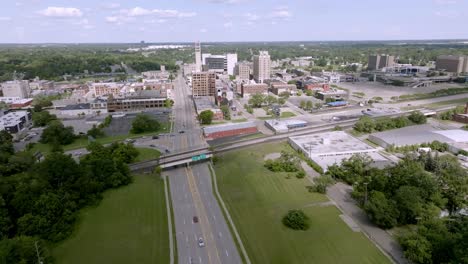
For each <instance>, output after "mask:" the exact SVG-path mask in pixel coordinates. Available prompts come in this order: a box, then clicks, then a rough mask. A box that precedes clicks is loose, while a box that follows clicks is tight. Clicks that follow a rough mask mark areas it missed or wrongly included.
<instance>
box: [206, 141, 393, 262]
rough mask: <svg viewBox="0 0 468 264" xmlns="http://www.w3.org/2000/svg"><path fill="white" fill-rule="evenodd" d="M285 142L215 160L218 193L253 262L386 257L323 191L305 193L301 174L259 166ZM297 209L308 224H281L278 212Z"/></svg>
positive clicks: (304, 182) (284, 212)
mask: <svg viewBox="0 0 468 264" xmlns="http://www.w3.org/2000/svg"><path fill="white" fill-rule="evenodd" d="M286 148H289V147H288V146H287V145H285V144H267V145H262V146H255V147H253V148H249V149H245V150H241V151H238V152H231V153H227V154H225V155H223V156H221V159H220V161H219V163H217V164H216V166H215V170H216V177H217V178H218V186H219V189H220V193H221V196H222V198H223V200H224V201H225V202H226V205H227V207H228V210H229V212H230V214H231V216H232V217H233V220H234V223H235V225H236V227H237V229H238V230H239V232H240V236H241V238H242V241H243V243H244V245H245V247H246V250H247V252H248V255H249V257H250V259H251V260H252V262H253V263H390V262H389V261H388V259H387V258H386V257H385V256H384V255H383V254H382V253H381V252H380V251H379V250H378V249H377V248H376V247H375V246H374V245H373V244H372V243H371V242H370V241H369V240H368V239H367V238H366V237H365V236H364V235H363V234H362V233H356V232H353V231H352V230H351V229H350V228H349V227H348V226H347V225H346V224H345V223H344V222H343V221H342V220H341V218H340V217H339V215H340V211H339V210H338V209H337V208H336V207H334V206H332V205H328V206H318V205H317V203H320V202H325V201H328V199H327V197H326V196H325V195H321V194H317V193H310V192H308V191H307V190H306V186H307V185H310V183H309V182H308V180H307V179H297V178H296V177H294V175H292V177H290V178H289V179H288V178H287V176H288V174H287V173H273V172H270V171H268V170H267V169H265V168H264V167H263V163H264V155H265V154H268V153H275V152H280V151H281V150H283V149H286ZM290 209H303V210H304V212H305V213H306V214H307V215H308V216H309V217H310V219H311V220H310V226H311V227H310V229H309V230H307V231H293V230H290V229H287V228H285V227H284V226H283V225H282V223H281V218H282V216H283V215H284V214H286V213H287V211H288V210H290Z"/></svg>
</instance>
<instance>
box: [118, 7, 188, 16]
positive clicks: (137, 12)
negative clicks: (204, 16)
mask: <svg viewBox="0 0 468 264" xmlns="http://www.w3.org/2000/svg"><path fill="white" fill-rule="evenodd" d="M120 13H121V14H122V15H125V16H129V17H139V16H149V15H154V16H158V17H165V18H171V17H173V18H183V17H193V16H196V15H197V13H195V12H180V11H177V10H172V9H146V8H142V7H135V8H132V9H122V10H120Z"/></svg>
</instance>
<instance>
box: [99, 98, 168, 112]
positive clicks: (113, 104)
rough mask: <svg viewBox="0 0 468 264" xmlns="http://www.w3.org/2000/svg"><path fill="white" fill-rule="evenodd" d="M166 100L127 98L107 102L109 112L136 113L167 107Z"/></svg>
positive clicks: (111, 99)
mask: <svg viewBox="0 0 468 264" xmlns="http://www.w3.org/2000/svg"><path fill="white" fill-rule="evenodd" d="M165 102H166V98H163V97H162V98H138V97H134V98H125V99H114V98H112V97H111V98H109V100H107V112H110V113H111V112H134V111H142V110H147V109H154V108H162V107H165V106H166V105H165Z"/></svg>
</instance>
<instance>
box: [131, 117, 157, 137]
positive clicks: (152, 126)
mask: <svg viewBox="0 0 468 264" xmlns="http://www.w3.org/2000/svg"><path fill="white" fill-rule="evenodd" d="M160 128H161V124H160V123H159V122H158V121H157V120H154V119H153V118H152V117H150V116H149V115H145V114H138V115H137V116H136V117H135V119H134V120H133V122H132V129H131V130H130V132H132V133H133V134H140V133H145V132H156V131H158V130H159V129H160Z"/></svg>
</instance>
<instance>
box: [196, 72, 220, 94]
mask: <svg viewBox="0 0 468 264" xmlns="http://www.w3.org/2000/svg"><path fill="white" fill-rule="evenodd" d="M192 94H193V96H194V97H200V96H215V94H216V73H214V72H197V73H194V74H193V75H192Z"/></svg>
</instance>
